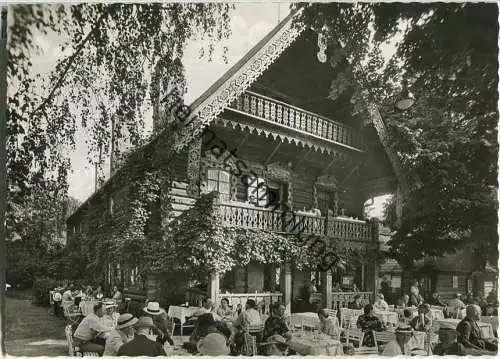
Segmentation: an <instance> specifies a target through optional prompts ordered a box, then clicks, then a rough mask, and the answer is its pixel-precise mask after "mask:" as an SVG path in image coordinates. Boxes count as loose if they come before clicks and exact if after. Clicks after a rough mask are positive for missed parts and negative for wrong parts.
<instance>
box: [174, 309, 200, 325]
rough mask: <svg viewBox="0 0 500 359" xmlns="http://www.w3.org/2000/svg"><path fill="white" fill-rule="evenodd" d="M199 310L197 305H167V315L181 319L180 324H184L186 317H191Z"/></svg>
mask: <svg viewBox="0 0 500 359" xmlns="http://www.w3.org/2000/svg"><path fill="white" fill-rule="evenodd" d="M199 310H200V308H199V307H178V306H175V305H171V306H170V307H168V317H169V318H177V319H179V320H180V321H181V324H184V323H185V322H186V318H189V317H192V316H193V315H194V314H195V313H196V312H197V311H199Z"/></svg>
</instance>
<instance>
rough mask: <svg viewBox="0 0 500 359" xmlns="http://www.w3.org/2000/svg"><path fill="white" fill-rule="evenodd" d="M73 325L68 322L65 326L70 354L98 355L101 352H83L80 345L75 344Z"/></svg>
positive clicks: (81, 355) (80, 355) (72, 355)
mask: <svg viewBox="0 0 500 359" xmlns="http://www.w3.org/2000/svg"><path fill="white" fill-rule="evenodd" d="M72 327H73V326H72V325H71V324H68V325H66V327H65V328H64V333H65V334H66V341H67V342H68V355H69V356H71V357H74V356H77V357H98V356H99V353H95V352H82V351H81V350H80V348H79V347H77V346H75V343H74V342H73V329H72Z"/></svg>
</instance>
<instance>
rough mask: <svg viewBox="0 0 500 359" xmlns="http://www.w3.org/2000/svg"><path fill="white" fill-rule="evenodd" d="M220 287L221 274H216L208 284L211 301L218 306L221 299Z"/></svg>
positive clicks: (211, 276) (212, 275)
mask: <svg viewBox="0 0 500 359" xmlns="http://www.w3.org/2000/svg"><path fill="white" fill-rule="evenodd" d="M219 287H220V278H219V273H217V272H214V273H212V274H211V275H210V280H209V283H208V293H209V294H210V299H212V302H213V303H214V304H218V303H219V302H218V299H219V298H218V297H219Z"/></svg>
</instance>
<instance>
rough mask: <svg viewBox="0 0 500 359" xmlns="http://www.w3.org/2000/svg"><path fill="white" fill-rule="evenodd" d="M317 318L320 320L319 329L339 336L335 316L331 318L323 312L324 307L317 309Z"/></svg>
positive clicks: (333, 335)
mask: <svg viewBox="0 0 500 359" xmlns="http://www.w3.org/2000/svg"><path fill="white" fill-rule="evenodd" d="M318 318H319V322H320V331H321V332H322V333H325V334H327V335H331V336H332V337H339V336H340V328H339V325H338V322H337V321H336V320H335V318H332V317H330V316H329V315H328V313H327V312H325V310H324V309H320V310H319V311H318Z"/></svg>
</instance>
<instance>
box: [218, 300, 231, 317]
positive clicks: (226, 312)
mask: <svg viewBox="0 0 500 359" xmlns="http://www.w3.org/2000/svg"><path fill="white" fill-rule="evenodd" d="M216 313H217V315H218V316H219V317H221V318H222V319H223V320H230V319H232V318H233V315H234V313H233V310H232V309H231V308H230V307H229V299H227V298H222V299H221V301H220V306H219V308H217V312H216Z"/></svg>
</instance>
